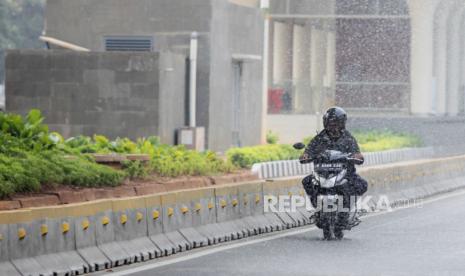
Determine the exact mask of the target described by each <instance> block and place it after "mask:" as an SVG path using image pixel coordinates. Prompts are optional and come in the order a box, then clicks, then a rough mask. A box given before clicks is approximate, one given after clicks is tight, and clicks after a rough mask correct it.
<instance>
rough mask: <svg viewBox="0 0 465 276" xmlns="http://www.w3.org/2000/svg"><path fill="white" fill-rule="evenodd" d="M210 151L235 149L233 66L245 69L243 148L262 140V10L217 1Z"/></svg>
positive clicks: (213, 41) (243, 77)
mask: <svg viewBox="0 0 465 276" xmlns="http://www.w3.org/2000/svg"><path fill="white" fill-rule="evenodd" d="M212 3H213V8H214V12H213V17H212V25H211V26H212V29H211V48H210V49H211V52H210V53H211V63H210V65H211V67H210V68H211V70H210V89H211V93H210V106H209V112H210V118H209V120H210V132H209V138H208V139H209V147H210V148H213V149H225V148H228V147H230V146H231V145H233V144H232V143H233V141H232V128H233V116H234V115H233V112H234V111H235V109H237V107H234V106H233V95H234V94H233V85H232V84H233V74H234V73H233V63H235V62H236V63H239V64H240V66H241V68H242V73H241V83H240V87H241V89H240V90H241V91H240V96H239V98H240V101H239V112H240V115H239V116H240V118H239V125H240V129H239V133H240V134H239V140H240V145H241V146H243V145H255V144H259V143H260V138H261V114H262V109H263V108H264V107H263V104H262V67H263V66H262V51H263V39H262V36H263V17H262V15H261V12H260V10H258V9H255V8H249V7H244V6H238V5H233V4H231V3H228V2H223V1H213V2H212Z"/></svg>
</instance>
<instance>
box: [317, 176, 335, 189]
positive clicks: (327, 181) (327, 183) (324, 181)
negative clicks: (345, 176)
mask: <svg viewBox="0 0 465 276" xmlns="http://www.w3.org/2000/svg"><path fill="white" fill-rule="evenodd" d="M336 178H337V176H333V177H330V178H323V177H322V178H320V186H321V187H322V188H332V187H334V185H335V184H336Z"/></svg>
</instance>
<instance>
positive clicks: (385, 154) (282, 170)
mask: <svg viewBox="0 0 465 276" xmlns="http://www.w3.org/2000/svg"><path fill="white" fill-rule="evenodd" d="M462 154H465V144H461V145H454V146H437V147H422V148H404V149H396V150H387V151H379V152H369V153H364V154H363V155H364V157H365V163H364V165H363V166H375V165H382V164H389V163H395V162H402V161H411V160H416V159H424V158H439V157H447V156H456V155H462ZM312 171H313V164H300V163H299V161H298V160H281V161H270V162H263V163H257V164H254V165H253V166H252V173H255V174H258V177H259V178H260V179H266V178H279V177H290V176H298V175H308V174H310V173H311V172H312Z"/></svg>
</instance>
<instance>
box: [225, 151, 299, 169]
mask: <svg viewBox="0 0 465 276" xmlns="http://www.w3.org/2000/svg"><path fill="white" fill-rule="evenodd" d="M301 153H302V152H301V151H298V150H295V149H294V148H293V147H292V146H291V145H260V146H254V147H243V148H232V149H229V150H228V151H227V152H226V156H227V157H228V160H229V161H230V162H231V163H232V164H233V165H235V166H237V167H240V168H250V167H251V166H252V165H253V164H255V163H259V162H267V161H275V160H287V159H296V158H298V157H299V156H300V154H301Z"/></svg>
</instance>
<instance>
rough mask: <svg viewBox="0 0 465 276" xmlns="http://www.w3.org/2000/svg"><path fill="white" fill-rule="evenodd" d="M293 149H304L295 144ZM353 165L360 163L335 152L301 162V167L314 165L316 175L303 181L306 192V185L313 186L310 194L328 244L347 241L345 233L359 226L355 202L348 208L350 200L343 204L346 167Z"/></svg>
mask: <svg viewBox="0 0 465 276" xmlns="http://www.w3.org/2000/svg"><path fill="white" fill-rule="evenodd" d="M294 148H295V149H298V150H301V149H303V148H305V145H304V144H303V143H296V144H294ZM354 161H361V160H359V159H356V158H352V157H351V154H350V153H343V152H340V151H335V150H326V151H324V152H323V153H322V154H320V156H318V157H317V158H313V159H301V160H300V163H302V164H304V163H311V162H313V164H314V166H313V167H314V170H313V174H312V175H309V176H307V177H306V178H304V181H303V184H304V188H306V187H305V185H313V189H311V190H312V191H313V192H314V193H315V194H313V195H310V194H309V196H310V197H312V196H313V197H314V199H316V202H315V200H314V202H312V204H313V205H314V207H317V208H316V210H315V215H314V216H315V222H316V225H317V226H318V227H319V228H321V229H322V230H323V238H324V239H325V240H331V239H333V237H334V238H336V239H338V240H340V239H342V238H343V237H344V232H343V230H350V229H351V228H352V227H354V226H356V225H358V224H359V223H360V220H359V219H358V217H357V208H356V202H355V200H349V201H348V202H349V203H348V204H347V200H348V199H346V203H345V204H344V202H343V198H344V196H343V195H344V194H345V193H344V191H347V190H348V186H347V185H348V180H347V179H346V175H347V166H348V164H349V163H350V162H354ZM305 180H307V182H305ZM305 190H306V191H307V190H308V189H307V188H306V189H305ZM307 193H308V191H307ZM353 199H354V198H353ZM315 204H316V205H315ZM348 205H349V206H348Z"/></svg>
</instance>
